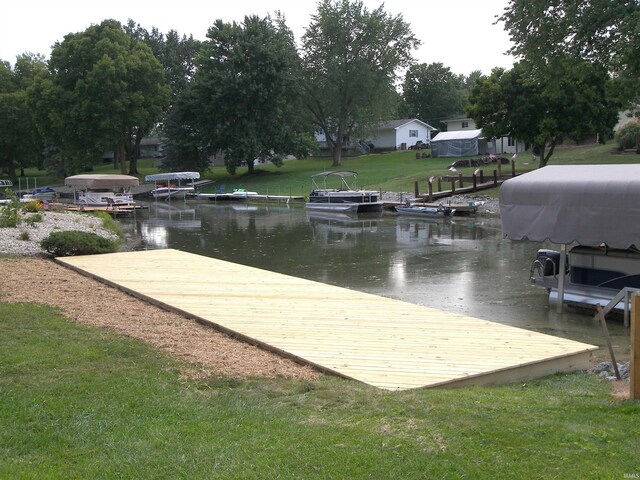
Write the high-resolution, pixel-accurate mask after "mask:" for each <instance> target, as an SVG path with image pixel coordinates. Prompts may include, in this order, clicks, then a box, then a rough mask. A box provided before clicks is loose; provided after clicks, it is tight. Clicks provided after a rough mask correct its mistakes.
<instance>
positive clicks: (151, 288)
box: [57, 249, 597, 390]
mask: <svg viewBox="0 0 640 480" xmlns="http://www.w3.org/2000/svg"><path fill="white" fill-rule="evenodd" d="M57 260H58V261H59V262H60V263H62V264H64V265H66V266H68V267H70V268H74V269H76V270H78V271H80V272H82V273H85V274H87V275H90V276H92V277H94V278H97V279H99V280H102V281H104V282H106V283H109V284H111V285H114V286H116V287H118V288H121V289H123V290H125V291H127V292H129V293H131V294H133V295H136V296H138V297H140V298H143V299H145V300H148V301H150V302H153V303H155V304H157V305H160V306H162V307H164V308H167V309H171V310H174V311H178V312H181V313H184V314H186V315H188V316H190V317H192V318H195V319H196V320H198V321H199V322H202V323H205V324H209V325H211V326H213V327H214V328H217V329H219V330H221V331H224V332H226V333H229V334H231V335H234V336H236V337H238V338H241V339H243V340H245V341H248V342H250V343H253V344H257V345H260V346H261V347H263V348H266V349H270V350H273V351H275V352H278V353H280V354H282V355H286V356H288V357H291V358H294V359H296V360H297V361H301V362H304V363H307V364H309V365H313V366H315V367H316V368H319V369H320V370H323V371H326V372H330V373H334V374H337V375H341V376H343V377H346V378H352V379H355V380H358V381H361V382H364V383H368V384H370V385H374V386H377V387H379V388H386V389H393V390H397V389H407V388H419V387H433V386H456V385H466V384H474V385H475V384H478V385H480V384H489V383H502V382H507V381H508V382H511V381H521V380H527V379H530V378H535V377H537V376H542V375H548V374H550V373H554V372H558V371H571V370H575V369H584V368H588V367H589V359H590V356H591V352H592V351H593V350H595V349H596V348H597V347H594V346H592V345H586V344H583V343H579V342H574V341H571V340H566V339H562V338H557V337H553V336H550V335H545V334H541V333H537V332H531V331H527V330H523V329H519V328H514V327H510V326H507V325H502V324H498V323H494V322H489V321H486V320H480V319H476V318H472V317H468V316H465V315H461V314H456V313H447V312H442V311H440V310H436V309H433V308H428V307H423V306H419V305H413V304H409V303H406V302H401V301H399V300H394V299H390V298H385V297H380V296H376V295H371V294H367V293H363V292H357V291H354V290H349V289H346V288H341V287H335V286H332V285H326V284H323V283H319V282H314V281H310V280H305V279H301V278H296V277H291V276H288V275H283V274H279V273H274V272H269V271H266V270H261V269H258V268H253V267H247V266H244V265H239V264H234V263H230V262H225V261H222V260H217V259H214V258H208V257H202V256H199V255H194V254H190V253H185V252H180V251H177V250H171V249H168V250H149V251H143V252H121V253H114V254H106V255H91V256H81V257H68V258H60V259H57Z"/></svg>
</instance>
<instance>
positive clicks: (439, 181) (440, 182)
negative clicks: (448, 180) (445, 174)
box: [438, 177, 442, 192]
mask: <svg viewBox="0 0 640 480" xmlns="http://www.w3.org/2000/svg"><path fill="white" fill-rule="evenodd" d="M438 191H439V192H441V191H442V178H441V177H438Z"/></svg>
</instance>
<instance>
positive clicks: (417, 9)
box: [0, 0, 513, 75]
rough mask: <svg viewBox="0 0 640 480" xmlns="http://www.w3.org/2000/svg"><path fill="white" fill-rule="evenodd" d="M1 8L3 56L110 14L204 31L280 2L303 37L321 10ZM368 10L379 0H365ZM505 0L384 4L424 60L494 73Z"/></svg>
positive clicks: (119, 5) (67, 3) (128, 3)
mask: <svg viewBox="0 0 640 480" xmlns="http://www.w3.org/2000/svg"><path fill="white" fill-rule="evenodd" d="M2 3H3V4H2V8H1V9H0V60H4V61H8V62H10V63H12V64H13V63H15V59H16V56H17V55H19V54H21V53H25V52H32V53H41V54H44V55H45V56H48V55H49V53H50V52H51V46H52V45H53V44H54V43H55V42H56V41H62V40H63V39H64V36H65V35H66V34H67V33H70V32H74V33H75V32H81V31H83V30H85V29H86V28H87V27H89V26H90V25H91V24H98V23H100V22H101V21H102V20H104V19H107V18H114V19H116V20H118V21H120V22H122V23H125V22H126V21H127V20H128V19H129V18H131V19H133V20H134V21H135V22H137V23H139V24H140V25H141V26H142V27H144V28H146V29H148V30H151V27H157V28H158V29H159V30H160V31H161V32H164V33H166V32H168V31H169V30H171V29H173V30H176V31H178V33H179V34H180V35H182V34H187V35H189V34H193V36H194V37H195V38H197V39H200V40H205V39H206V33H207V29H208V28H209V27H210V26H211V25H212V24H213V22H214V21H215V20H216V19H218V18H221V19H222V20H224V21H227V22H230V21H233V20H236V21H242V19H243V18H244V16H245V15H252V14H255V15H258V16H260V17H264V16H265V15H267V14H273V12H274V11H276V10H280V11H281V12H282V13H284V15H285V18H286V23H287V25H288V26H289V28H291V30H292V31H293V33H294V35H295V36H296V39H297V40H299V39H300V37H301V36H302V34H303V33H304V29H305V28H306V26H307V25H309V23H310V19H311V15H312V14H314V13H315V12H316V10H317V8H316V6H317V2H316V0H280V1H275V0H106V1H105V0H8V1H7V0H4V1H3V2H2ZM363 3H364V5H365V6H366V7H367V8H369V9H370V10H372V9H374V8H377V7H378V6H380V5H381V4H382V3H383V2H382V0H363ZM507 4H508V0H387V1H386V2H385V11H387V12H389V13H391V14H394V15H397V14H402V16H403V18H404V20H405V21H407V22H409V23H410V24H411V26H412V29H413V32H414V34H415V35H416V36H417V37H418V38H419V39H420V40H421V41H422V46H421V47H420V49H419V50H417V51H415V52H414V57H415V58H416V60H417V61H418V62H419V63H434V62H440V63H442V64H443V65H444V66H446V67H449V68H450V69H451V71H452V72H453V73H456V74H464V75H468V74H469V73H471V72H472V71H474V70H481V71H482V72H483V73H485V74H489V73H490V72H491V69H492V68H493V67H505V68H510V67H511V66H512V64H513V59H512V58H511V57H509V56H507V55H505V52H506V50H508V48H509V47H510V43H509V38H508V36H507V33H506V32H505V31H504V29H503V26H502V24H498V25H493V22H494V21H495V17H496V15H501V14H502V12H503V10H504V8H505V7H506V6H507Z"/></svg>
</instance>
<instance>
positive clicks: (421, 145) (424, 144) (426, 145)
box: [409, 140, 429, 150]
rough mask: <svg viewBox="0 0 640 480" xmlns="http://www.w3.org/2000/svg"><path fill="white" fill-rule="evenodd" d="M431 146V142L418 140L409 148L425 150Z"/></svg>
mask: <svg viewBox="0 0 640 480" xmlns="http://www.w3.org/2000/svg"><path fill="white" fill-rule="evenodd" d="M427 148H429V143H427V142H423V141H422V140H418V141H417V142H416V144H415V145H412V146H410V147H409V150H424V149H427Z"/></svg>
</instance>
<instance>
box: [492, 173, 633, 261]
mask: <svg viewBox="0 0 640 480" xmlns="http://www.w3.org/2000/svg"><path fill="white" fill-rule="evenodd" d="M500 216H501V218H502V233H503V235H504V236H505V237H508V238H510V239H512V240H522V239H525V238H526V239H529V240H533V241H544V240H549V241H551V242H553V243H557V244H570V243H573V242H578V243H579V244H581V245H585V246H599V245H601V244H603V243H604V244H606V245H607V246H608V247H610V248H621V249H627V248H630V247H632V246H635V247H636V248H640V164H634V165H557V166H555V165H554V166H546V167H543V168H540V169H538V170H535V171H533V172H529V173H527V174H524V175H521V176H519V177H515V178H512V179H509V180H507V181H505V182H504V183H503V184H502V187H501V189H500Z"/></svg>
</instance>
